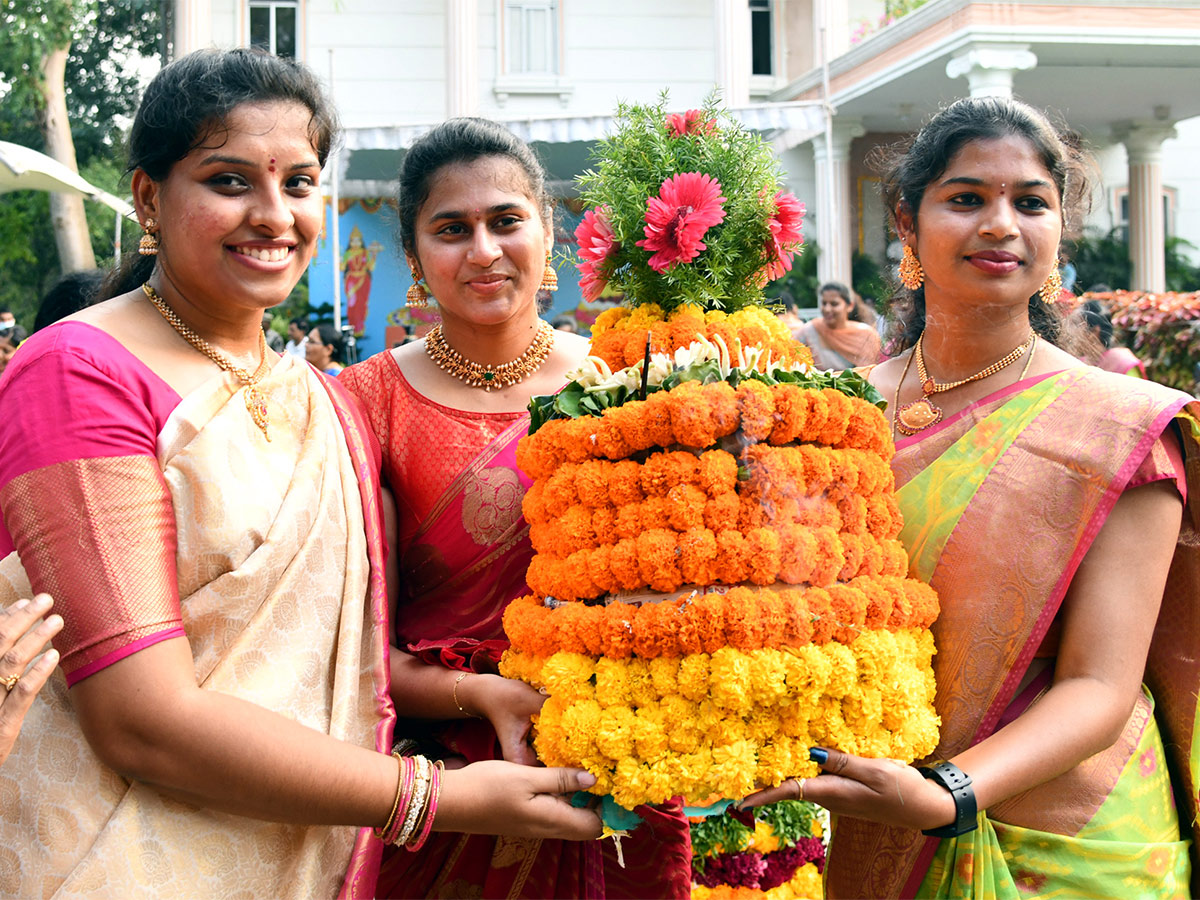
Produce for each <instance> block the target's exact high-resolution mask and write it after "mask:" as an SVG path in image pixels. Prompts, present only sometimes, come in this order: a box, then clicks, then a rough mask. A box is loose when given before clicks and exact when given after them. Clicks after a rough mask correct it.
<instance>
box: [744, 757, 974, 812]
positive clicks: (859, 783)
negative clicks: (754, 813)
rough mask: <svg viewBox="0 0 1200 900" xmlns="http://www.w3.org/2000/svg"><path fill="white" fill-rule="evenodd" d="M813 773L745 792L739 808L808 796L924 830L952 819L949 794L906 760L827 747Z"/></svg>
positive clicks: (836, 807)
mask: <svg viewBox="0 0 1200 900" xmlns="http://www.w3.org/2000/svg"><path fill="white" fill-rule="evenodd" d="M827 752H828V754H829V757H828V759H827V760H826V761H825V762H824V763H823V764H822V765H821V768H822V769H824V772H823V773H822V774H821V775H819V776H817V777H816V778H789V779H788V780H787V781H785V782H783V784H781V785H779V786H778V787H773V788H768V789H766V790H764V791H758V792H757V793H754V794H751V795H750V796H748V797H747V798H746V799H745V800H743V801H742V803H741V806H742V807H743V808H746V807H753V806H763V805H765V804H767V803H776V802H778V801H780V800H800V799H803V800H811V801H812V802H813V803H817V804H819V805H821V806H823V807H825V808H826V809H828V810H829V811H830V812H832V813H835V814H837V815H843V816H853V817H854V818H856V819H869V820H870V821H872V822H881V823H883V824H884V825H896V826H899V827H901V828H914V829H917V830H924V829H927V828H939V827H941V826H942V825H949V824H950V823H951V822H953V821H954V818H955V808H954V798H953V797H951V796H950V792H949V791H947V790H946V789H945V788H943V787H941V786H940V785H939V784H937V783H936V782H933V781H930V780H928V779H926V778H925V777H924V776H922V775H921V773H920V772H918V771H917V770H916V769H915V768H913V767H912V766H909V765H906V764H905V763H902V762H900V761H899V760H895V759H864V758H863V757H861V756H851V755H850V754H849V753H843V752H842V751H841V750H829V751H827Z"/></svg>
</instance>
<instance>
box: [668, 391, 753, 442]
mask: <svg viewBox="0 0 1200 900" xmlns="http://www.w3.org/2000/svg"><path fill="white" fill-rule="evenodd" d="M662 396H669V397H670V398H671V401H670V409H671V427H672V432H673V434H674V438H675V441H676V442H678V443H680V444H682V445H683V446H685V447H695V448H697V449H700V448H704V447H709V446H712V445H713V444H714V443H716V442H717V440H718V439H719V438H722V437H725V435H727V434H733V432H734V431H736V430H737V427H738V408H737V394H736V393H735V391H734V389H733V387H731V386H730V385H729V384H728V383H726V382H723V381H722V382H717V383H716V384H703V385H702V384H700V383H699V382H698V381H688V382H684V383H683V384H681V385H679V387H677V388H675V389H674V390H672V391H670V392H669V393H668V394H664V395H662Z"/></svg>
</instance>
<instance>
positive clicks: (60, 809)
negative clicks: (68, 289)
mask: <svg viewBox="0 0 1200 900" xmlns="http://www.w3.org/2000/svg"><path fill="white" fill-rule="evenodd" d="M259 384H260V390H261V391H262V392H263V394H264V395H265V396H267V397H268V398H269V402H270V403H271V405H272V409H273V410H274V411H276V416H275V418H274V421H273V423H272V425H273V427H272V428H271V432H270V441H269V442H268V441H267V440H266V439H265V436H264V435H263V434H262V433H261V432H260V430H259V429H258V428H257V427H256V426H255V425H254V424H253V422H252V421H251V419H250V417H249V416H247V414H246V403H245V400H244V397H243V395H242V391H241V390H240V386H239V385H238V384H237V382H236V381H235V380H234V379H233V378H232V377H231V376H229V375H226V374H224V373H221V374H219V375H218V376H217V377H214V378H212V379H211V380H210V381H209V382H208V383H207V384H205V385H204V386H203V387H201V388H200V389H198V390H196V391H193V392H191V393H189V394H188V395H187V396H186V397H184V398H182V399H181V398H179V397H178V396H177V395H174V394H173V392H171V390H170V389H169V388H168V387H167V386H166V385H165V384H164V383H162V382H161V381H158V380H157V379H156V378H155V377H154V375H153V373H151V372H150V371H149V370H148V369H146V368H145V367H144V366H143V365H142V364H141V363H140V362H139V361H138V360H137V359H135V358H134V357H133V356H132V355H131V354H130V353H129V352H128V351H127V350H125V348H123V347H122V346H121V345H120V344H118V343H117V342H116V341H115V340H113V339H112V338H111V337H109V336H108V335H106V334H105V333H103V332H101V331H99V330H98V329H96V328H94V327H92V326H89V325H85V324H83V323H79V322H66V323H63V324H60V325H56V326H52V327H51V328H49V329H47V330H46V331H45V332H42V333H39V335H38V336H37V339H36V340H35V341H31V342H30V346H29V348H28V349H27V350H26V352H25V353H24V354H23V355H22V356H21V357H20V358H19V359H18V360H17V361H16V363H15V364H14V366H13V372H12V373H11V375H10V376H9V377H8V378H7V379H6V380H5V382H4V386H3V390H2V391H0V402H2V403H3V404H4V405H5V407H6V408H10V409H12V408H20V409H23V410H26V411H27V412H26V418H28V419H35V420H36V422H34V423H31V424H30V425H29V426H28V427H27V428H26V429H24V430H22V431H21V432H19V433H13V432H12V431H11V430H9V431H6V433H5V434H4V436H3V439H2V444H3V446H2V448H0V458H2V459H3V464H2V465H3V482H4V485H3V488H2V489H0V506H2V507H3V510H4V526H5V533H4V534H3V535H2V537H3V538H4V539H5V540H6V541H8V539H9V534H11V535H12V539H13V540H15V543H16V547H17V549H18V550H19V551H20V557H19V558H18V554H17V553H16V552H11V553H9V554H8V556H7V557H6V558H5V559H4V561H3V563H2V564H0V574H2V575H3V581H2V582H0V588H3V589H4V592H5V596H4V598H3V599H4V601H5V602H9V601H11V600H15V599H16V597H18V596H28V594H29V591H30V587H31V586H30V582H32V584H33V585H34V586H36V587H37V588H39V589H42V590H47V591H49V592H51V593H53V594H54V595H55V596H56V597H61V598H64V599H63V601H62V602H60V604H59V606H60V609H63V608H65V609H67V610H68V611H67V615H66V616H65V620H66V626H65V628H64V631H63V634H62V636H61V638H60V639H59V640H57V641H56V645H57V646H58V647H59V648H60V650H61V653H62V658H63V662H62V670H61V673H60V674H57V675H56V676H55V677H54V679H53V680H52V681H51V683H50V684H49V685H48V686H47V688H46V689H45V691H44V692H43V695H42V697H41V698H39V701H38V702H37V703H35V705H34V707H33V709H32V710H31V711H30V713H29V715H28V717H27V719H26V724H25V728H24V730H23V732H22V734H21V736H20V738H19V739H18V741H17V743H16V746H15V748H14V751H13V753H12V755H11V756H10V757H9V759H8V761H7V763H6V765H5V767H4V769H3V770H2V771H0V798H2V801H3V803H2V807H0V848H2V849H0V893H3V894H5V895H8V896H32V895H35V894H39V895H40V894H43V893H44V894H48V895H49V894H53V895H54V896H57V897H71V896H80V897H90V896H96V894H97V892H104V891H105V890H114V889H115V890H119V891H120V892H121V893H122V894H123V895H125V896H134V895H138V894H140V895H144V896H167V895H171V896H216V895H223V894H233V893H237V892H242V893H243V895H244V896H248V897H249V896H254V897H260V896H273V897H285V896H292V897H310V896H335V895H339V894H341V895H345V896H370V895H371V892H372V891H373V889H374V877H375V871H376V868H377V866H378V859H379V853H380V850H381V849H382V847H381V845H380V843H379V842H378V841H376V840H374V839H373V838H371V835H370V831H369V830H368V829H356V828H353V827H302V826H296V825H287V824H281V823H273V822H264V821H258V820H255V819H250V818H244V817H241V816H237V815H232V814H229V813H219V812H214V811H210V810H203V809H197V808H195V807H193V806H191V805H190V804H186V803H181V802H179V801H177V800H174V799H171V798H170V797H168V796H166V795H165V794H163V793H162V792H161V791H160V790H158V789H157V788H156V787H154V786H153V785H149V784H145V783H142V782H139V781H127V780H125V779H123V778H121V777H120V775H118V774H117V773H116V772H114V771H113V770H112V769H110V768H108V767H107V766H105V765H104V764H103V763H102V762H101V761H100V760H99V759H98V758H97V756H96V755H95V754H94V753H93V752H92V750H91V747H90V746H89V745H88V742H87V741H86V740H85V738H84V735H83V732H82V730H81V728H80V725H79V722H78V717H77V714H76V712H75V710H74V708H73V706H72V704H71V702H70V700H68V698H67V690H68V687H70V686H71V685H75V684H78V683H80V682H81V681H82V680H84V679H86V678H87V677H88V676H89V675H91V674H93V673H95V672H97V671H100V670H101V669H103V668H105V667H107V666H109V665H112V664H114V663H116V662H118V661H119V660H121V659H124V658H126V657H127V656H128V655H130V654H132V653H136V652H138V651H140V650H143V649H145V648H147V647H149V646H152V645H154V644H155V643H157V642H160V641H166V640H169V639H171V638H173V637H179V636H183V635H186V638H187V641H188V644H189V645H190V648H191V652H192V656H193V659H194V661H195V675H196V681H197V683H198V684H199V685H200V687H201V688H202V689H204V690H211V691H218V692H221V693H223V694H227V695H230V696H233V697H237V698H240V699H242V700H245V701H248V702H250V703H254V704H256V705H258V706H261V707H263V708H265V709H268V710H275V711H278V712H280V713H282V714H284V715H286V716H287V717H288V718H290V719H292V720H293V721H295V722H298V723H300V724H303V725H306V726H308V727H309V728H312V729H315V730H316V731H319V732H321V733H324V734H328V735H331V736H333V737H336V738H338V739H339V740H343V741H346V742H349V743H352V744H356V745H358V746H360V747H364V748H370V749H373V750H377V751H383V750H386V748H388V747H389V746H390V743H389V742H390V736H391V735H390V733H391V727H392V716H391V705H390V701H389V699H388V695H387V692H388V679H387V670H386V658H387V657H386V652H387V651H386V637H385V623H386V600H385V596H384V594H385V592H384V589H383V580H382V575H381V573H382V565H381V562H382V555H381V551H382V543H381V540H380V537H381V535H380V529H379V526H378V524H377V523H378V521H379V518H378V506H377V504H378V499H377V490H378V481H377V479H376V476H375V474H374V473H375V472H376V471H377V469H376V463H375V460H374V459H373V454H372V445H371V443H370V432H369V431H368V430H367V429H366V428H365V427H364V426H363V423H362V420H361V419H360V418H359V416H358V414H357V412H356V411H355V408H354V406H353V402H352V401H351V400H350V398H349V397H347V396H346V395H345V394H344V393H338V389H337V388H336V387H335V386H333V385H332V384H325V383H322V379H321V376H319V375H317V374H316V373H315V372H314V371H313V370H312V369H311V368H310V367H309V366H307V365H305V364H303V363H300V362H299V361H297V360H296V359H295V358H293V357H289V356H284V357H281V358H278V360H277V362H276V363H275V365H274V366H273V368H272V369H271V371H270V373H269V374H268V375H267V376H266V377H265V378H264V379H263V380H262V381H261V382H260V383H259ZM139 395H140V397H145V398H148V399H149V405H148V406H146V405H141V404H138V403H137V402H135V401H134V399H133V398H134V397H137V396H139ZM46 396H56V397H60V398H61V401H60V404H53V405H49V406H47V405H46V404H44V402H43V404H42V408H41V409H39V408H38V404H39V398H44V397H46ZM10 404H13V405H10ZM139 407H140V408H139ZM148 419H149V420H151V421H152V422H153V424H152V425H151V426H150V427H151V428H157V433H154V432H152V431H150V430H148V429H145V428H144V426H145V425H147V424H148V422H147V420H148ZM160 420H161V421H160ZM43 432H44V433H47V434H49V433H54V434H56V435H58V438H57V440H55V441H46V442H38V441H33V440H31V438H32V437H34V436H36V435H37V434H39V433H43ZM122 439H124V440H125V441H126V443H125V445H124V446H119V445H118V443H117V442H118V441H119V440H122ZM106 442H107V446H104V447H103V449H101V447H100V446H99V445H101V444H104V443H106ZM101 452H103V453H104V454H105V455H99V454H100V453H101ZM17 472H19V474H17ZM159 473H161V475H160V474H159ZM114 497H119V498H120V500H119V502H114V499H113V498H114ZM147 532H149V534H150V536H151V537H152V538H157V540H151V541H147V540H145V537H146V533H147ZM8 543H9V546H10V547H11V546H12V542H11V541H8ZM154 546H163V547H172V546H173V549H174V553H169V554H168V553H154V552H152V551H150V552H148V548H152V547H154ZM87 548H92V550H93V552H81V550H86V549H87ZM22 563H24V565H22ZM173 581H174V582H177V583H178V597H179V600H178V603H177V604H176V603H173V602H172V601H171V600H170V599H169V598H170V597H171V596H172V595H173V593H174V590H173V586H172V584H171V582H173ZM135 584H136V585H138V589H137V590H136V591H133V590H130V587H129V586H130V585H135ZM147 586H150V587H152V588H154V589H155V590H154V591H153V592H154V594H156V595H157V596H159V597H160V598H161V600H160V602H158V603H157V604H147V603H145V602H144V601H143V600H139V598H141V597H144V596H145V595H146V594H147V593H148V592H147V591H146V590H145V588H146V587H147ZM81 594H84V595H86V596H88V597H91V598H93V599H92V600H91V602H87V601H85V600H82V599H76V598H81ZM106 598H107V600H108V602H107V603H105V602H101V601H102V600H103V599H106ZM133 600H139V602H136V603H135V602H131V601H133Z"/></svg>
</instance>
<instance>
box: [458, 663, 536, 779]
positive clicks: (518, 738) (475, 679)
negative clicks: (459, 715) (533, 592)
mask: <svg viewBox="0 0 1200 900" xmlns="http://www.w3.org/2000/svg"><path fill="white" fill-rule="evenodd" d="M456 677H457V676H456ZM458 699H459V702H460V703H461V704H462V708H463V709H464V710H466V711H467V712H468V713H471V714H473V715H477V716H481V717H483V718H486V719H487V720H488V721H489V722H491V723H492V728H494V729H495V730H496V737H498V738H499V739H500V750H501V752H502V753H503V754H504V758H505V759H506V760H508V761H509V762H514V763H520V764H521V765H524V766H536V765H537V764H538V761H537V756H536V755H535V754H534V752H533V748H532V747H530V746H529V731H530V729H531V728H532V727H533V721H532V719H533V716H535V715H537V714H538V712H539V711H540V710H541V708H542V704H543V703H545V702H546V695H545V694H542V693H540V692H539V691H537V690H535V689H534V688H532V687H530V686H529V685H528V684H526V683H525V682H523V681H517V680H515V679H513V678H504V677H502V676H500V675H476V674H470V675H468V676H467V677H466V678H464V679H463V680H462V681H461V682H459V685H458Z"/></svg>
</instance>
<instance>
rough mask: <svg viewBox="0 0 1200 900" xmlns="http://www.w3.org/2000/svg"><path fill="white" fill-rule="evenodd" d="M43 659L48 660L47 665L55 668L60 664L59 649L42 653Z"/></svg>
mask: <svg viewBox="0 0 1200 900" xmlns="http://www.w3.org/2000/svg"><path fill="white" fill-rule="evenodd" d="M42 659H43V660H45V661H46V665H47V666H49V667H50V668H52V669H53V668H54V667H55V666H57V665H58V651H57V650H53V649H51V650H47V651H46V652H45V653H43V654H42Z"/></svg>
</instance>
